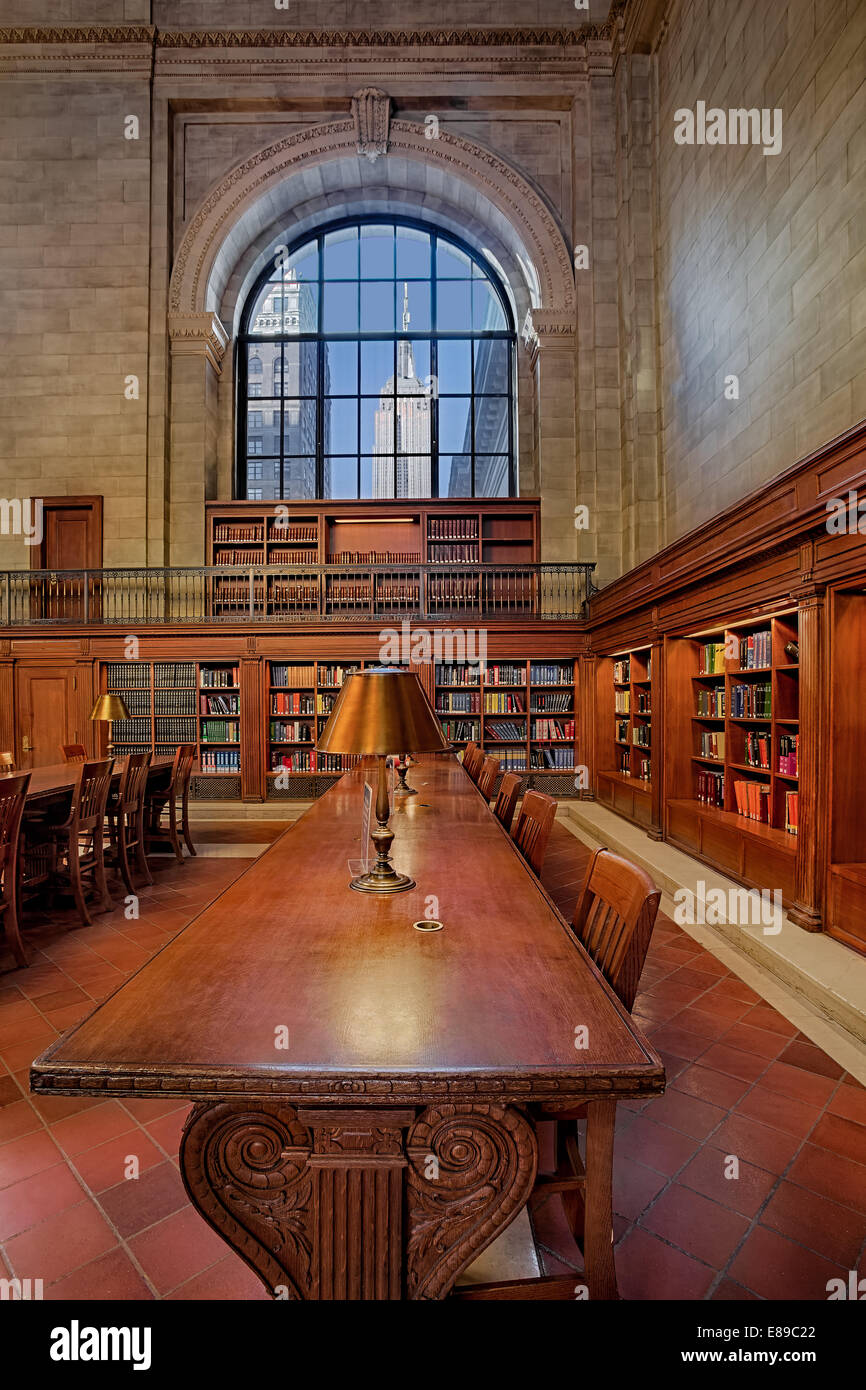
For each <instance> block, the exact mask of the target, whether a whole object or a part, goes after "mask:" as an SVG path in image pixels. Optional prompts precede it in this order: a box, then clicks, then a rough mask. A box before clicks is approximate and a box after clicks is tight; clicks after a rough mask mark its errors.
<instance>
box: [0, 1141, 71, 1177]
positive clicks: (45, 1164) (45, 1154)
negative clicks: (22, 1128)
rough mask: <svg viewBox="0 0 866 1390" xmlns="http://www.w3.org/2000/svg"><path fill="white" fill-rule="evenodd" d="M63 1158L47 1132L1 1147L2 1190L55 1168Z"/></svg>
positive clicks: (0, 1170) (0, 1174)
mask: <svg viewBox="0 0 866 1390" xmlns="http://www.w3.org/2000/svg"><path fill="white" fill-rule="evenodd" d="M60 1158H61V1153H60V1150H59V1149H58V1147H57V1145H56V1144H55V1143H54V1140H53V1139H52V1138H51V1136H50V1134H48V1132H47V1130H41V1131H40V1132H39V1133H37V1134H27V1135H25V1136H24V1138H23V1139H13V1140H11V1141H10V1142H9V1143H8V1144H3V1145H2V1147H0V1190H2V1189H3V1188H4V1187H11V1185H12V1183H14V1182H20V1181H21V1180H22V1178H29V1177H32V1176H33V1174H34V1173H42V1172H44V1170H45V1169H46V1168H53V1166H54V1165H55V1163H58V1162H59V1161H60Z"/></svg>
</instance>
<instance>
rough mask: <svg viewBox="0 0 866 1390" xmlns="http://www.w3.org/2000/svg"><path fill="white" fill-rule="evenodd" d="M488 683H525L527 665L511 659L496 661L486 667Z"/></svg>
mask: <svg viewBox="0 0 866 1390" xmlns="http://www.w3.org/2000/svg"><path fill="white" fill-rule="evenodd" d="M485 681H486V684H487V685H525V684H526V667H525V666H516V665H515V664H514V663H513V662H511V661H494V662H493V663H492V664H491V665H488V666H487V667H486V668H485Z"/></svg>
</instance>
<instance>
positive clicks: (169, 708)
mask: <svg viewBox="0 0 866 1390" xmlns="http://www.w3.org/2000/svg"><path fill="white" fill-rule="evenodd" d="M126 708H127V709H129V705H128V704H127V706H126ZM153 710H154V713H155V714H195V712H196V706H195V691H194V690H157V691H155V692H154V696H153ZM129 712H130V714H131V713H132V710H131V709H130V710H129Z"/></svg>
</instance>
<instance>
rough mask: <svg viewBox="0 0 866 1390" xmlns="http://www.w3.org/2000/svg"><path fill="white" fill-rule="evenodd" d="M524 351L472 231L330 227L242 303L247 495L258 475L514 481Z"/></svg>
mask: <svg viewBox="0 0 866 1390" xmlns="http://www.w3.org/2000/svg"><path fill="white" fill-rule="evenodd" d="M514 353H515V334H514V324H513V320H512V316H511V311H510V308H509V304H508V300H507V298H506V296H505V294H504V292H503V289H502V286H501V285H500V283H499V281H498V279H497V278H496V276H495V275H494V273H493V271H492V269H491V268H490V267H488V266H487V265H486V264H485V263H484V261H483V260H482V259H481V258H479V257H478V256H477V255H476V254H475V253H474V252H473V251H471V250H470V249H469V247H468V246H465V245H463V244H462V243H461V242H459V241H458V240H456V239H455V238H454V237H452V236H450V235H446V234H445V233H444V232H440V231H437V230H434V229H432V228H430V227H428V226H423V225H421V224H418V223H413V222H408V221H400V220H395V219H394V218H366V219H363V220H354V221H351V222H341V223H336V224H333V225H331V226H330V227H328V228H325V229H323V230H322V231H320V232H318V233H316V235H315V236H313V237H310V238H306V239H305V240H304V241H303V242H301V243H300V244H297V245H294V246H292V247H290V248H289V249H288V251H285V250H284V251H283V252H282V254H279V253H278V255H277V256H276V258H275V263H274V264H272V265H270V266H269V267H268V268H267V270H266V271H265V273H264V275H263V276H262V277H261V279H260V280H259V281H258V283H257V285H256V286H255V288H254V289H253V291H252V293H251V294H250V297H249V299H248V301H247V305H246V308H245V310H244V315H243V319H242V322H241V339H240V352H239V358H238V362H239V368H238V407H239V408H238V476H237V491H238V496H240V497H246V496H249V495H250V483H251V482H252V481H253V478H254V479H255V491H256V493H257V495H258V497H260V498H261V497H264V498H287V499H292V498H295V499H304V498H315V497H322V498H328V497H333V498H352V497H370V498H374V497H507V496H510V495H512V494H513V493H515V492H516V468H515V459H514V418H513V417H514V390H513V379H514ZM253 398H254V399H253ZM253 455H254V456H255V460H256V467H255V469H254V470H252V471H251V470H250V467H249V463H248V461H249V459H250V458H251V456H253Z"/></svg>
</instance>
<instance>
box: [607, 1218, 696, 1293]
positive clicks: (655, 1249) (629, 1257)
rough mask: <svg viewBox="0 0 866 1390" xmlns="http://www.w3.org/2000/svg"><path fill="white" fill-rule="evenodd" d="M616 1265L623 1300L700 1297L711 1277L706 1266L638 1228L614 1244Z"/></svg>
mask: <svg viewBox="0 0 866 1390" xmlns="http://www.w3.org/2000/svg"><path fill="white" fill-rule="evenodd" d="M616 1268H617V1279H618V1283H619V1290H620V1294H621V1295H622V1297H623V1298H627V1299H641V1300H643V1299H653V1300H654V1299H669V1298H676V1299H679V1298H683V1299H694V1298H703V1296H704V1294H705V1293H706V1292H707V1289H708V1288H709V1286H710V1284H711V1283H712V1279H713V1271H712V1270H711V1269H710V1268H709V1267H708V1266H707V1265H705V1264H699V1263H698V1261H697V1260H693V1259H692V1258H691V1256H690V1255H684V1254H683V1253H682V1251H680V1250H675V1249H674V1248H673V1247H672V1246H670V1245H666V1244H665V1243H664V1242H663V1241H661V1240H658V1239H657V1238H656V1237H655V1236H653V1235H650V1234H649V1232H648V1231H641V1230H634V1231H632V1232H631V1234H630V1235H627V1236H626V1238H625V1240H624V1241H623V1242H622V1243H621V1244H620V1245H618V1246H617V1250H616Z"/></svg>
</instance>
